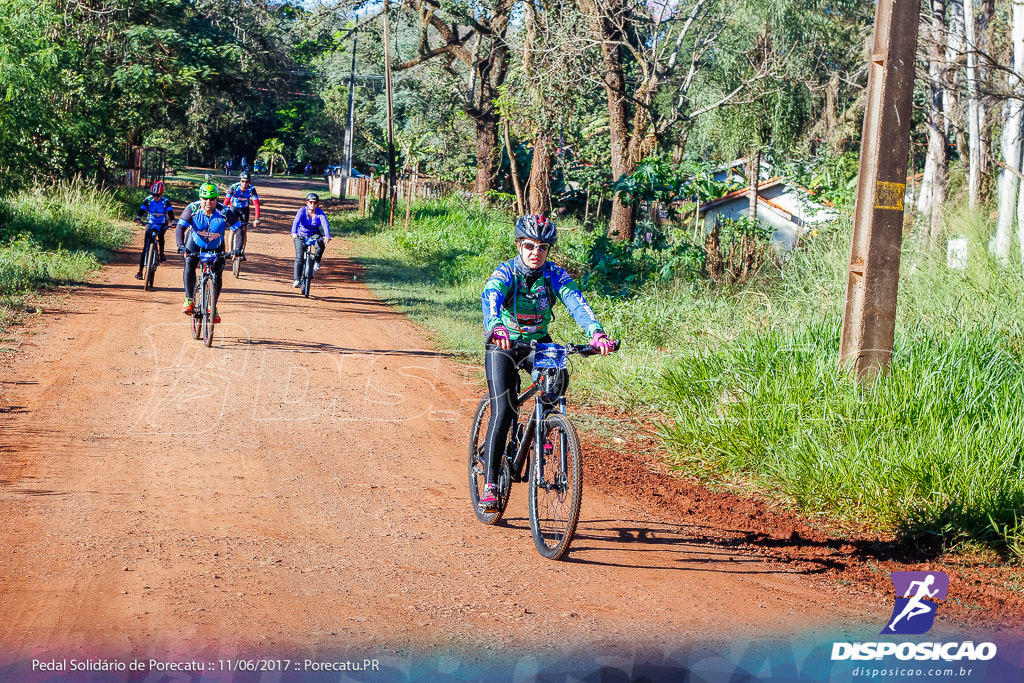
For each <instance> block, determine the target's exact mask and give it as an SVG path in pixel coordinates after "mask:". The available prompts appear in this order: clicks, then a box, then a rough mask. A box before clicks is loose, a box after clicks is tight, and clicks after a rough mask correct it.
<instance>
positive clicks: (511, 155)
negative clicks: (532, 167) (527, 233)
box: [502, 121, 526, 216]
mask: <svg viewBox="0 0 1024 683" xmlns="http://www.w3.org/2000/svg"><path fill="white" fill-rule="evenodd" d="M502 127H503V129H504V131H505V151H506V152H507V153H508V169H509V175H511V176H512V189H513V190H514V191H515V193H516V206H515V212H516V216H522V215H524V214H525V213H526V204H525V202H524V201H523V188H521V187H520V186H519V165H518V164H516V153H515V150H513V149H512V140H511V138H510V137H509V134H508V121H505V122H504V126H502Z"/></svg>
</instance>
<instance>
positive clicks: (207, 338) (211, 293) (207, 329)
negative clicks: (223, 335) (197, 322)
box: [203, 277, 217, 346]
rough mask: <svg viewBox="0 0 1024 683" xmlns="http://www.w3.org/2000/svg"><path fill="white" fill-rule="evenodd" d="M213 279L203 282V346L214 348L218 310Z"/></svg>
mask: <svg viewBox="0 0 1024 683" xmlns="http://www.w3.org/2000/svg"><path fill="white" fill-rule="evenodd" d="M215 292H216V290H215V289H214V286H213V278H212V277H211V278H207V279H206V280H204V281H203V344H205V345H206V346H213V315H214V311H216V310H217V297H216V294H215Z"/></svg>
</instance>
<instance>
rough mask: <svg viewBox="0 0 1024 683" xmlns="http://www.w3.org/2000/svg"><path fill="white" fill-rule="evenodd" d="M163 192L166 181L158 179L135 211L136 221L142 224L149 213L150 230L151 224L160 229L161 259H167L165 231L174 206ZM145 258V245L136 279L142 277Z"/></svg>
mask: <svg viewBox="0 0 1024 683" xmlns="http://www.w3.org/2000/svg"><path fill="white" fill-rule="evenodd" d="M163 194H164V181H162V180H158V181H156V182H155V183H153V186H152V187H150V188H149V196H148V197H146V198H145V199H144V200H143V201H142V204H140V205H139V210H138V211H137V212H136V213H135V222H136V223H139V224H141V223H142V214H144V213H145V214H147V215H146V229H147V230H149V226H151V225H152V226H153V227H156V228H158V229H159V230H160V236H159V238H158V244H159V246H160V260H161V261H166V260H167V259H166V258H164V233H165V232H167V227H168V225H169V224H170V223H169V222H170V221H173V220H174V207H173V206H171V203H170V202H169V201H167V199H165V198H164V196H163ZM145 260H146V248H145V246H143V248H142V255H141V256H139V272H138V273H136V274H135V279H136V280H141V279H142V267H143V266H144V265H145Z"/></svg>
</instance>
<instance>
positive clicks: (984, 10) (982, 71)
mask: <svg viewBox="0 0 1024 683" xmlns="http://www.w3.org/2000/svg"><path fill="white" fill-rule="evenodd" d="M977 9H978V23H977V28H976V34H977V38H978V50H979V51H980V52H982V53H989V52H990V51H991V49H992V45H993V40H992V38H993V36H992V32H993V28H994V25H995V24H994V22H993V21H992V17H993V15H994V14H995V2H994V0H980V2H978V3H977ZM990 71H991V69H990V68H989V66H988V62H987V60H984V59H982V60H979V61H978V62H977V71H976V77H977V84H978V86H977V87H978V159H979V161H978V174H979V176H980V177H981V179H982V180H984V179H985V178H986V177H987V176H988V172H989V165H988V162H989V159H990V158H992V128H993V127H994V125H995V116H996V115H995V114H994V113H993V112H994V111H995V107H994V106H993V104H992V97H991V96H984V95H982V94H981V91H982V90H983V89H984V87H985V84H987V83H988V79H989V72H990ZM979 182H980V181H979ZM978 191H979V193H980V191H981V190H980V187H979V190H978Z"/></svg>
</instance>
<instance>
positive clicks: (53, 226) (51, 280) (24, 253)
mask: <svg viewBox="0 0 1024 683" xmlns="http://www.w3.org/2000/svg"><path fill="white" fill-rule="evenodd" d="M126 211H127V209H126V206H125V204H124V202H123V201H119V200H118V199H115V197H114V196H113V195H112V194H111V193H109V192H105V191H102V190H98V189H95V188H93V187H91V186H88V185H87V184H85V183H84V182H82V181H71V182H66V183H60V184H58V185H56V186H51V187H47V188H33V189H29V190H25V191H22V192H19V193H17V194H14V195H11V196H6V197H0V310H2V311H3V316H2V319H0V324H2V323H3V319H7V318H9V317H10V315H11V314H12V313H16V312H17V311H18V310H20V309H21V308H22V307H23V306H24V304H25V301H26V300H27V298H28V297H29V296H30V295H31V294H32V293H33V292H35V291H38V290H40V289H45V288H48V287H52V286H55V285H60V284H70V283H76V282H82V281H84V280H85V278H86V277H87V276H88V274H89V273H90V272H92V271H93V270H95V269H96V268H98V267H99V265H100V261H101V260H102V259H104V258H106V257H107V256H109V254H110V252H112V251H113V250H115V249H117V248H119V247H121V246H123V245H124V244H125V243H127V242H128V241H129V240H130V239H131V230H130V229H129V228H128V226H127V224H126V223H125V222H124V220H123V219H124V218H125V217H126Z"/></svg>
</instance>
